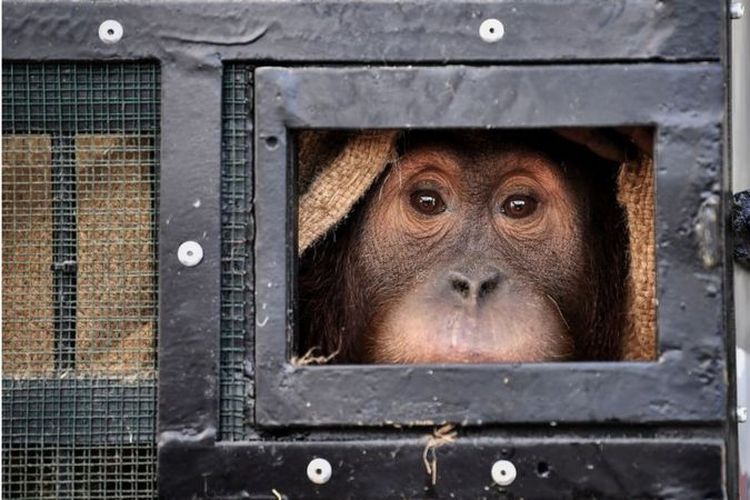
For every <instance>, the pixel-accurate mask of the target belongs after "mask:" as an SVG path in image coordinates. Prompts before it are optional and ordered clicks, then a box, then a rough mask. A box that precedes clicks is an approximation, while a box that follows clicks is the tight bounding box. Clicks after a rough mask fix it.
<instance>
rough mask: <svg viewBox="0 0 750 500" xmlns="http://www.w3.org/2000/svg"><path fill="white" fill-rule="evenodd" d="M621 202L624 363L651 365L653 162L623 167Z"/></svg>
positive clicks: (653, 318) (653, 340)
mask: <svg viewBox="0 0 750 500" xmlns="http://www.w3.org/2000/svg"><path fill="white" fill-rule="evenodd" d="M617 183H618V196H617V198H618V201H619V202H620V204H621V205H622V207H623V208H624V209H625V214H626V216H627V221H628V239H629V245H628V247H629V252H628V256H629V261H630V273H629V275H628V285H627V286H628V291H627V297H628V298H627V301H628V307H627V311H628V325H627V327H626V330H625V335H624V338H623V342H624V344H623V359H624V360H628V361H648V360H653V359H655V358H656V255H655V253H656V242H655V236H654V171H653V160H652V158H651V157H650V156H647V155H643V156H642V157H641V159H640V161H632V162H626V163H624V164H623V165H622V166H621V167H620V174H619V177H618V179H617Z"/></svg>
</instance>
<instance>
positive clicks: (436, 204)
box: [409, 189, 446, 215]
mask: <svg viewBox="0 0 750 500" xmlns="http://www.w3.org/2000/svg"><path fill="white" fill-rule="evenodd" d="M409 202H410V203H411V206H412V208H414V210H416V211H417V212H419V213H421V214H423V215H438V214H441V213H443V212H445V208H446V207H445V202H444V201H443V198H442V197H441V196H440V193H438V192H437V191H434V190H432V189H420V190H417V191H414V192H413V193H412V194H411V196H409Z"/></svg>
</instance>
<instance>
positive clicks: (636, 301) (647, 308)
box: [297, 130, 656, 361]
mask: <svg viewBox="0 0 750 500" xmlns="http://www.w3.org/2000/svg"><path fill="white" fill-rule="evenodd" d="M580 131H581V130H579V131H578V132H580ZM331 134H332V133H330V132H329V133H327V134H321V133H320V132H303V133H301V134H300V135H299V136H298V157H297V161H298V163H297V169H298V190H299V192H300V193H301V194H300V197H299V213H298V224H299V226H298V252H299V254H300V255H301V254H302V253H303V252H304V251H305V250H306V249H307V248H309V247H310V246H311V245H312V244H313V243H315V242H316V241H317V240H318V239H319V238H321V237H322V236H323V235H324V234H326V233H327V232H328V231H330V230H331V229H332V228H334V227H335V226H336V224H338V223H339V222H340V221H341V220H343V219H344V218H345V217H346V216H347V215H348V213H349V211H350V210H351V209H352V207H353V206H354V204H355V203H356V202H357V200H359V199H360V198H361V197H362V196H363V195H364V194H365V193H366V192H367V190H368V189H369V187H370V186H371V185H372V183H373V181H374V180H375V179H376V178H377V176H378V175H379V174H380V173H381V172H383V170H384V169H385V168H386V166H387V164H388V163H389V162H390V161H392V160H394V159H395V157H396V153H395V139H396V137H397V133H396V132H394V131H379V132H364V133H360V134H351V135H349V136H348V137H346V139H345V140H342V139H341V137H342V136H341V135H338V136H336V135H331ZM334 137H335V138H336V140H335V141H334V140H332V139H333V138H334ZM587 137H589V139H590V140H591V141H597V143H596V144H595V145H594V144H593V143H592V144H591V145H589V146H590V147H591V148H592V149H593V150H595V151H597V150H599V149H600V148H602V147H610V146H609V144H608V142H607V141H603V137H602V136H600V135H598V134H596V133H593V134H587ZM327 144H330V145H331V146H330V147H327ZM649 153H650V152H646V153H644V154H643V155H642V157H641V159H640V161H628V162H624V163H623V164H622V165H621V167H620V174H619V177H618V186H619V187H618V189H619V193H618V200H619V202H620V203H621V204H622V206H623V208H624V210H625V214H626V216H627V219H628V221H627V222H628V228H629V235H628V238H629V242H630V251H629V259H630V274H629V276H628V285H627V286H628V290H627V297H628V298H627V301H628V309H629V321H628V326H627V329H626V332H625V334H624V345H623V357H624V359H626V360H631V361H635V360H639V361H646V360H653V359H655V357H656V308H655V294H656V291H655V286H654V283H655V255H654V253H655V247H654V224H653V221H654V180H653V166H652V161H651V156H650V154H649Z"/></svg>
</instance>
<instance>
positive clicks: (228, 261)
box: [220, 63, 253, 441]
mask: <svg viewBox="0 0 750 500" xmlns="http://www.w3.org/2000/svg"><path fill="white" fill-rule="evenodd" d="M251 90H252V70H251V68H250V67H249V66H248V65H246V64H240V63H234V64H228V65H226V66H225V67H224V82H223V110H222V123H223V129H222V136H223V140H222V165H221V200H222V201H221V210H222V218H221V223H222V225H221V239H222V241H221V255H222V257H221V259H222V260H221V357H220V366H221V373H220V375H221V406H220V438H221V439H222V440H226V441H236V440H242V439H245V437H246V432H245V428H246V426H247V425H248V424H249V421H248V417H249V416H250V415H252V402H253V392H252V391H253V385H252V383H251V381H250V377H251V376H252V375H251V374H252V367H250V366H249V365H248V366H246V364H245V354H246V352H248V345H247V342H249V336H248V335H247V324H246V318H248V317H250V314H249V313H250V311H249V310H248V309H249V308H251V307H252V294H251V289H250V286H251V283H252V281H251V275H250V256H251V253H250V233H251V231H252V215H251V211H250V205H249V203H250V200H251V183H252V178H251V169H250V165H249V158H250V140H249V139H250V137H251V136H250V127H251V122H250V119H251V111H252V110H251V98H250V92H251Z"/></svg>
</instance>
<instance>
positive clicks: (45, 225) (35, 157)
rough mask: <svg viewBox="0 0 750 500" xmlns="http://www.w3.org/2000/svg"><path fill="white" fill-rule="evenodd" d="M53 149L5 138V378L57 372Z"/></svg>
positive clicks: (43, 142) (43, 140) (45, 140)
mask: <svg viewBox="0 0 750 500" xmlns="http://www.w3.org/2000/svg"><path fill="white" fill-rule="evenodd" d="M51 176H52V143H51V140H50V137H49V136H48V135H28V136H24V135H7V136H3V165H2V179H3V180H2V184H3V223H2V237H3V240H2V244H3V264H2V268H3V279H2V285H3V293H2V300H3V315H2V316H3V321H2V326H3V332H2V335H3V376H10V377H16V376H17V377H30V376H45V375H47V374H49V373H51V372H52V371H53V370H54V342H55V332H54V314H55V313H54V308H53V307H54V304H53V302H52V298H53V294H52V287H53V281H52V280H53V276H52V272H51V269H52V262H53V261H52V179H51Z"/></svg>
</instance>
